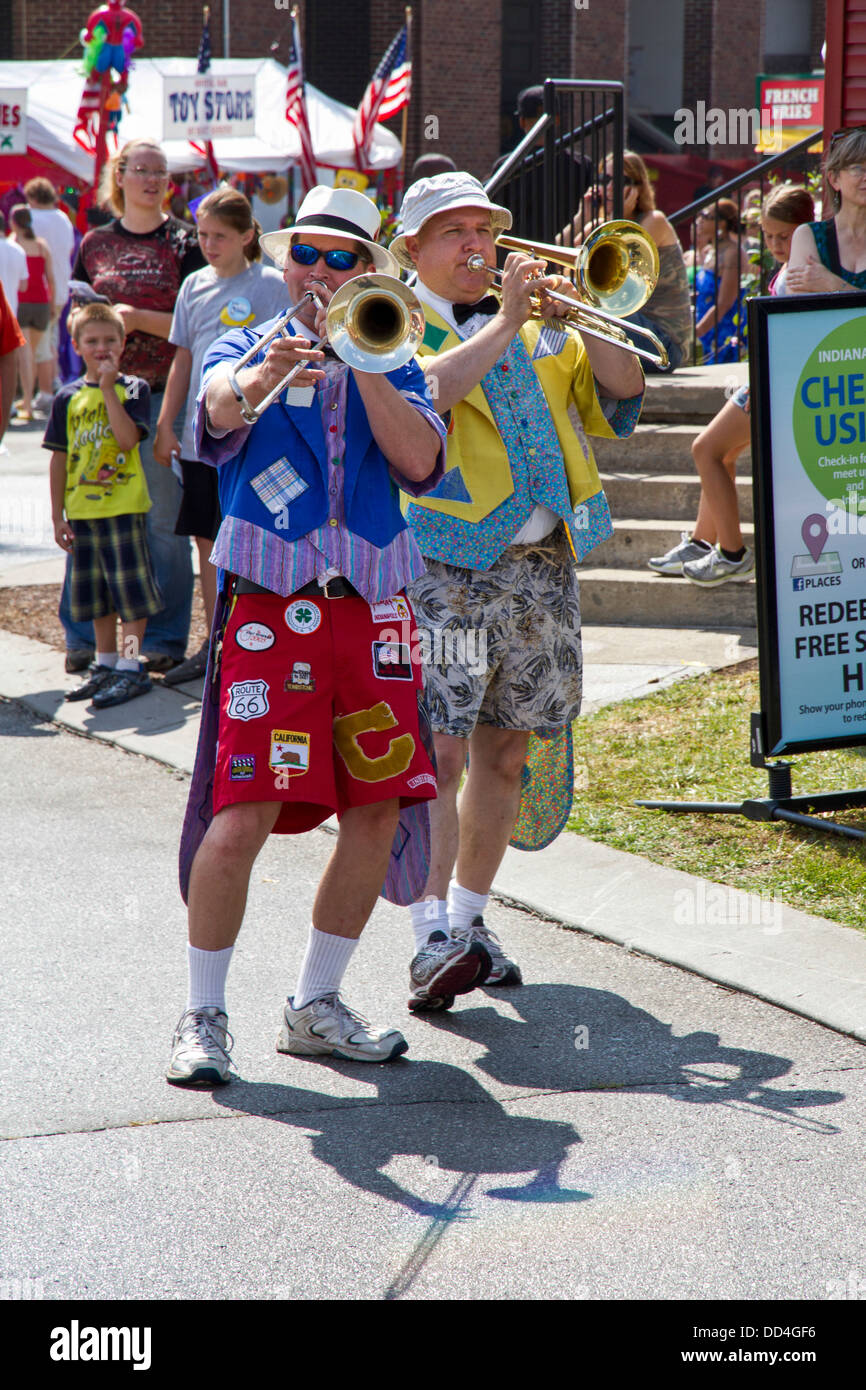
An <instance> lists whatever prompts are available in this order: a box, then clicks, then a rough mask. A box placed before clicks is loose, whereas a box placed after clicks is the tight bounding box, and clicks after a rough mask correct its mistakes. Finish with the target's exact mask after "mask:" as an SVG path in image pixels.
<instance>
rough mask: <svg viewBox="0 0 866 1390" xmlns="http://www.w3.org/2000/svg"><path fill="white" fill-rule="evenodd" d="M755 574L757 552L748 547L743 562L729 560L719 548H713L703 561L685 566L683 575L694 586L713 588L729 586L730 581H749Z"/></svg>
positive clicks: (696, 561)
mask: <svg viewBox="0 0 866 1390" xmlns="http://www.w3.org/2000/svg"><path fill="white" fill-rule="evenodd" d="M754 573H755V552H754V551H753V550H751V549H750V548H749V546H746V553H745V555H744V556H743V558H742V560H729V559H727V557H726V556H724V555H723V554H722V552H721V550H720V549H719V547H718V546H717V545H716V546H713V549H712V550H711V551H710V552H709V554H707V555H705V556H704V557H703V559H702V560H694V561H692V562H691V563H690V564H687V565H683V574H684V575H685V577H686V579H690V580H691V581H692V583H693V584H703V585H704V586H706V587H708V588H709V587H711V586H712V585H714V584H727V583H728V581H729V580H732V579H733V580H748V579H751V578H752V577H753V576H754Z"/></svg>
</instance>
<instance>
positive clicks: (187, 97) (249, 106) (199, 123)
mask: <svg viewBox="0 0 866 1390" xmlns="http://www.w3.org/2000/svg"><path fill="white" fill-rule="evenodd" d="M255 133H256V89H255V80H254V79H252V78H250V77H249V76H246V75H244V76H243V77H232V75H231V74H230V73H227V74H221V75H220V76H219V77H218V76H217V75H216V74H215V73H212V72H203V73H193V74H192V75H191V76H190V77H164V78H163V127H162V138H163V139H164V140H224V139H227V138H228V139H234V138H237V137H239V136H249V135H255Z"/></svg>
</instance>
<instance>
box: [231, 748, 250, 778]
mask: <svg viewBox="0 0 866 1390" xmlns="http://www.w3.org/2000/svg"><path fill="white" fill-rule="evenodd" d="M255 775H256V760H255V756H254V755H253V754H252V753H238V754H235V753H233V754H232V760H231V766H230V768H229V781H230V782H252V781H253V780H254V778H255Z"/></svg>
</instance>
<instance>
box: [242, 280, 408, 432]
mask: <svg viewBox="0 0 866 1390" xmlns="http://www.w3.org/2000/svg"><path fill="white" fill-rule="evenodd" d="M316 283H317V284H321V283H322V282H321V281H316ZM307 300H310V301H312V302H313V303H314V304H315V305H316V307H317V308H321V304H322V301H321V299H320V298H319V296H318V294H317V293H316V292H315V291H313V290H308V291H307V293H306V294H305V295H304V296H303V298H302V299H299V300H298V302H297V304H293V305H292V306H291V308H290V309H286V310H285V312H284V313H283V314H281V315H280V317H279V318H278V319H277V321H276V323H275V324H274V325H273V327H272V328H271V329H270V330H269V332H268V333H266V334H265V335H264V337H262V338H260V339H259V340H258V341H257V342H255V343H253V345H252V347H251V348H249V350H248V351H247V352H245V353H244V355H243V357H240V358H239V359H238V360H237V361H236V362H233V363H232V364H231V370H230V372H229V382H230V383H231V382H232V381H233V379H234V378H235V373H236V372H238V371H240V369H241V368H242V367H245V366H247V365H248V363H250V362H251V361H252V359H253V358H254V357H257V356H258V355H259V353H260V352H261V351H262V350H263V349H264V348H266V347H267V346H268V344H269V343H271V342H272V341H273V339H274V338H277V337H284V338H287V337H289V336H290V333H289V332H288V329H289V325H290V323H291V320H292V319H293V317H294V315H295V314H296V313H297V311H298V309H300V307H301V305H302V304H304V303H306V302H307ZM325 333H326V338H325V339H323V340H322V342H321V345H318V344H317V346H321V347H325V346H327V345H328V344H330V346H331V347H332V348H333V350H334V352H335V353H336V355H337V356H338V357H339V358H340V359H341V360H342V361H343V362H345V363H346V364H347V365H348V366H349V367H355V368H357V369H358V371H361V372H373V373H382V372H393V371H395V370H396V369H397V367H402V366H405V364H406V363H407V362H408V361H409V360H410V359H411V358H412V357H414V356H415V353H416V352H417V350H418V348H419V346H420V344H421V340H422V338H423V337H424V310H423V309H422V307H421V302H420V300H419V299H418V298H417V297H416V296H415V295H414V294H413V293H412V291H411V290H410V289H409V288H408V286H406V285H404V284H403V283H402V282H401V281H400V280H398V279H397V277H396V276H395V275H359V276H356V277H354V278H353V279H352V280H347V281H346V283H345V284H344V285H341V286H340V288H339V289H338V290H336V291H335V292H334V294H333V295H332V296H331V301H330V303H329V305H328V311H327V315H326V318H325ZM309 365H310V363H309V360H307V361H304V362H296V363H295V365H294V367H292V369H291V371H289V372H287V373H286V375H285V376H284V377H283V379H282V381H280V382H279V383H278V384H277V385H276V386H275V387H274V388H273V390H272V391H270V392H269V393H268V395H267V396H265V398H264V400H262V401H261V402H260V403H259V404H258V405H257V406H251V405H249V403H248V402H246V401H243V404H242V406H241V414H242V415H243V418H244V419H245V420H247V421H248V422H249V423H250V424H252V423H253V422H254V421H256V420H258V419H260V417H261V416H262V415H263V414H264V412H265V411H266V410H267V408H268V406H269V405H271V404H272V403H273V402H274V401H275V400H277V398H278V397H279V396H281V395H282V393H283V391H284V390H285V389H286V387H287V386H288V385H289V384H290V383H291V382H292V380H293V378H294V377H296V376H297V374H298V372H302V371H303V370H304V369H305V368H306V367H308V366H309ZM232 389H233V391H234V394H235V396H236V398H237V399H238V400H243V392H241V391H240V388H239V387H238V386H237V383H236V381H235V384H234V385H233V387H232Z"/></svg>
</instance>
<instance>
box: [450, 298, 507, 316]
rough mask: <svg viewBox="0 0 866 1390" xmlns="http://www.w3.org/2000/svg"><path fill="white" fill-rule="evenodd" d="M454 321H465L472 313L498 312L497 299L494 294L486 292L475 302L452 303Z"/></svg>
mask: <svg viewBox="0 0 866 1390" xmlns="http://www.w3.org/2000/svg"><path fill="white" fill-rule="evenodd" d="M451 311H452V313H453V314H454V322H455V323H465V322H466V320H467V319H471V318H472V316H473V314H498V313H499V300H498V299H497V298H496V295H495V294H486V295H485V296H484V298H483V299H479V301H478V303H477V304H452V306H451Z"/></svg>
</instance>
